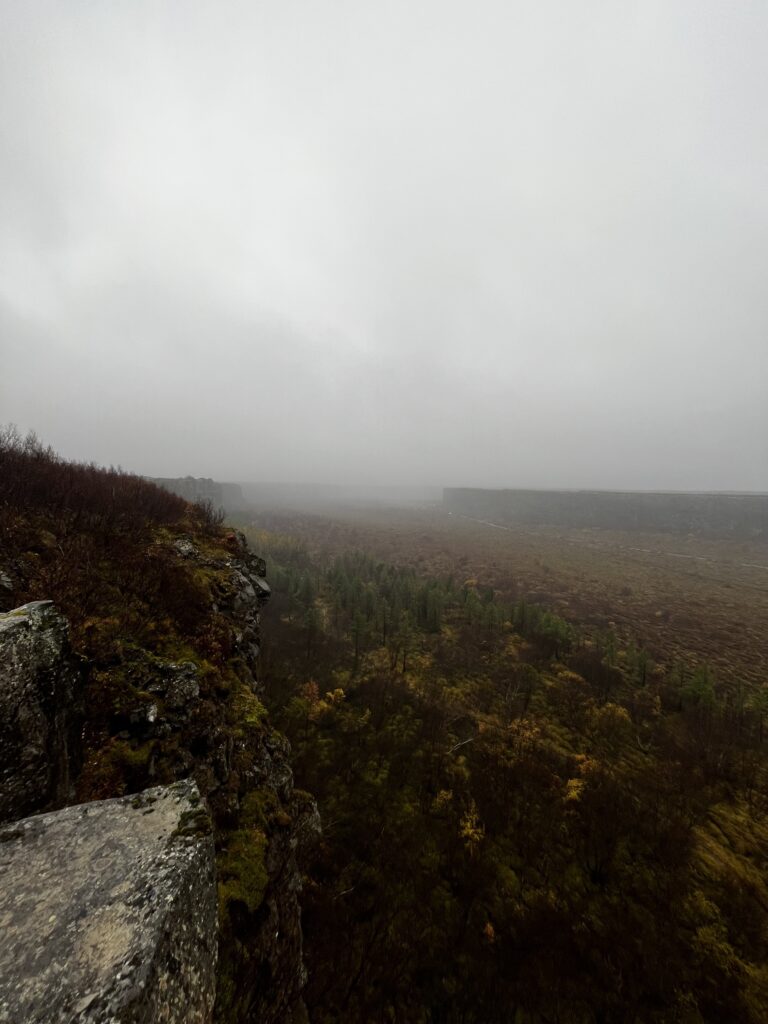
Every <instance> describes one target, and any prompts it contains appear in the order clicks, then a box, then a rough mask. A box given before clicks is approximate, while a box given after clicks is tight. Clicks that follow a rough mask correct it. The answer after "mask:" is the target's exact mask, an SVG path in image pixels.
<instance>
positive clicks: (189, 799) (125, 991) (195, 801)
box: [0, 781, 217, 1024]
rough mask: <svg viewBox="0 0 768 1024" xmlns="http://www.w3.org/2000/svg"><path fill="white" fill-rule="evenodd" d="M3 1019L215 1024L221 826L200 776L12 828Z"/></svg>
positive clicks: (2, 915) (0, 847) (2, 902)
mask: <svg viewBox="0 0 768 1024" xmlns="http://www.w3.org/2000/svg"><path fill="white" fill-rule="evenodd" d="M0 875H1V876H2V879H3V884H2V889H1V890H0V930H2V934H3V941H2V943H0V1022H1V1024H22V1022H23V1024H33V1022H34V1024H49V1022H50V1024H54V1022H56V1024H68V1022H75V1021H77V1022H78V1024H102V1022H103V1024H107V1022H110V1024H117V1022H131V1024H151V1022H158V1024H176V1022H179V1024H181V1022H182V1021H183V1022H188V1024H205V1022H208V1021H210V1020H211V1015H212V1011H213V1002H214V996H215V967H216V955H217V911H216V887H215V869H214V844H213V837H212V835H211V824H210V819H209V817H208V813H207V811H206V810H205V808H204V806H203V804H202V802H201V799H200V795H199V792H198V790H197V787H196V785H195V784H194V783H193V782H191V781H184V782H179V783H175V784H173V785H171V786H166V787H156V788H154V789H149V790H145V791H144V792H143V793H141V794H139V795H137V796H128V797H121V798H118V799H115V800H104V801H97V802H94V803H90V804H83V805H78V806H75V807H68V808H66V809H64V810H61V811H55V812H51V813H48V814H42V815H38V816H36V817H32V818H27V819H24V820H22V821H18V822H15V823H13V824H11V825H6V826H4V827H3V828H2V829H0Z"/></svg>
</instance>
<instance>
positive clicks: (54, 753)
mask: <svg viewBox="0 0 768 1024" xmlns="http://www.w3.org/2000/svg"><path fill="white" fill-rule="evenodd" d="M82 723H83V673H82V667H81V665H80V664H79V662H78V661H77V659H75V658H74V657H73V655H72V652H71V650H70V646H69V637H68V630H67V623H66V620H65V619H64V618H63V617H62V616H61V615H59V614H58V612H57V611H56V610H55V608H54V607H53V605H52V603H51V602H50V601H35V602H32V603H30V604H26V605H23V606H22V607H21V608H17V609H15V610H14V611H13V612H10V613H5V614H3V613H0V822H2V821H10V820H12V819H14V818H21V817H24V816H25V815H27V814H32V813H33V812H34V811H37V810H39V809H41V808H43V807H51V806H62V805H63V804H65V803H67V801H68V800H69V799H71V797H72V785H73V780H74V777H75V775H76V773H77V770H78V768H79V763H80V733H81V730H82Z"/></svg>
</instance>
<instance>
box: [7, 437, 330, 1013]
mask: <svg viewBox="0 0 768 1024" xmlns="http://www.w3.org/2000/svg"><path fill="white" fill-rule="evenodd" d="M3 456H4V457H5V460H6V464H5V465H2V462H3ZM3 470H6V472H5V473H3ZM40 474H47V477H48V479H47V484H46V481H45V480H40V479H38V477H39V476H40ZM0 478H2V479H3V487H4V488H5V493H4V494H3V493H2V489H0V570H1V571H2V581H3V586H2V590H1V591H0V609H2V608H5V611H4V612H2V613H1V614H0V720H1V721H2V726H1V727H0V765H2V775H0V809H1V810H2V820H3V821H5V822H13V821H15V820H17V819H20V818H23V817H25V816H28V815H30V814H36V813H38V812H51V811H55V810H56V809H59V808H63V807H68V808H70V807H71V805H83V804H85V805H91V802H92V801H104V800H107V801H109V800H114V799H115V798H125V797H127V796H130V795H132V794H137V793H142V792H143V791H145V790H147V789H148V788H150V787H167V786H173V785H174V784H175V783H177V782H179V781H180V780H189V781H190V784H191V783H192V782H194V784H195V786H196V787H197V792H199V794H200V797H201V798H202V801H203V806H204V807H205V808H207V811H209V813H210V818H211V823H212V836H213V846H214V849H215V868H216V876H217V892H216V902H217V909H218V927H219V941H218V945H219V955H218V968H217V977H216V985H215V988H216V997H215V998H216V1004H215V1011H214V1019H215V1020H218V1021H222V1022H224V1021H238V1022H239V1021H256V1020H258V1021H259V1022H270V1021H275V1022H276V1021H291V1020H301V1019H302V1018H303V1013H304V1012H303V1006H302V1001H301V991H302V987H303V984H304V981H305V971H304V966H303V961H302V934H301V920H300V908H299V901H298V893H299V891H300V889H301V872H300V868H299V862H298V861H299V857H300V855H301V851H302V848H303V847H304V846H305V845H306V844H307V843H309V842H311V841H312V839H313V837H315V836H316V835H317V833H318V830H319V816H318V813H317V809H316V806H315V804H314V801H313V800H312V799H311V797H310V796H309V795H308V794H304V793H300V792H297V791H296V790H295V789H294V786H293V779H292V774H291V769H290V765H289V761H288V752H289V751H288V745H287V742H286V740H285V739H284V738H283V737H282V736H281V735H279V734H278V733H277V732H276V731H275V730H274V729H273V728H272V727H271V725H270V723H269V719H268V716H267V713H266V710H265V708H264V706H263V704H262V702H261V700H260V699H259V695H260V687H261V685H262V684H261V682H260V680H259V645H260V609H261V607H262V605H263V604H264V602H265V601H266V600H267V599H268V597H269V586H268V584H267V582H266V579H265V571H266V566H265V564H264V562H263V560H261V559H260V558H258V557H257V556H256V555H254V554H253V553H252V552H251V551H250V550H249V548H248V545H247V543H246V541H245V538H244V537H243V536H242V535H241V534H238V533H235V532H232V531H228V530H224V529H222V528H221V527H220V526H219V525H218V524H217V522H216V521H215V520H213V519H211V518H210V517H209V516H208V514H207V512H206V511H205V510H203V511H199V510H196V509H195V507H194V506H190V505H188V504H186V503H185V502H184V501H183V500H181V499H178V498H176V497H174V496H172V495H169V494H165V492H162V491H160V490H159V489H158V488H156V487H154V485H151V484H148V483H146V482H144V481H140V480H139V479H138V478H132V477H128V476H127V475H125V474H120V473H111V474H110V473H108V472H105V471H99V470H94V469H93V467H77V466H72V465H71V464H67V463H62V462H60V461H59V460H57V459H56V457H55V456H53V455H52V454H51V453H45V452H42V453H41V452H37V453H36V454H35V453H34V452H32V453H25V452H22V451H19V450H17V451H16V452H13V451H11V452H10V454H9V452H8V451H5V452H0ZM62 481H63V482H64V483H65V484H66V486H63V485H62V486H61V488H60V489H58V490H57V487H58V485H59V483H60V482H62ZM43 484H46V486H43ZM38 485H39V486H38ZM22 499H24V500H22ZM92 806H94V807H95V806H96V805H95V804H94V805H92ZM102 806H105V805H102ZM121 806H123V807H125V806H126V805H125V804H124V803H123V804H122V805H121ZM63 815H64V817H62V818H60V819H59V823H57V824H55V825H54V822H53V820H52V819H50V818H45V819H31V821H32V822H36V821H39V822H40V824H39V825H30V826H28V825H26V824H25V826H24V829H28V828H30V829H32V831H33V832H34V834H37V833H38V831H39V830H40V829H42V830H43V832H45V833H47V834H48V835H49V837H54V838H53V839H51V838H49V840H48V847H49V849H51V848H53V847H55V844H56V840H55V836H56V835H58V834H62V835H63V834H64V833H63V832H61V833H59V831H58V830H60V829H63V830H64V831H66V830H67V829H70V830H71V829H74V830H75V832H74V833H72V834H73V836H74V835H75V833H76V832H77V829H76V827H75V825H74V824H73V823H74V822H77V821H83V822H84V821H90V822H93V820H94V819H93V818H92V817H91V816H85V817H84V816H83V815H82V814H81V812H80V811H79V810H78V811H77V813H75V811H74V810H67V811H65V812H63ZM124 827H125V828H126V829H128V828H129V826H128V823H127V818H126V822H125V826H124ZM8 834H10V835H13V834H14V833H13V828H12V829H11V832H10V833H8ZM41 834H42V833H41ZM68 834H69V833H68ZM81 840H82V842H83V843H86V844H87V841H88V839H87V830H85V831H84V832H83V834H82V835H81V837H80V839H77V838H73V839H72V840H71V841H72V842H74V843H75V844H77V843H79V842H80V841H81ZM67 841H68V842H69V841H70V840H67ZM72 871H73V873H74V875H75V882H77V884H78V885H80V884H81V883H83V882H84V877H80V878H79V880H78V872H80V868H79V867H78V861H77V858H75V860H74V861H73V864H72ZM38 883H39V879H38V878H37V877H36V875H35V872H34V871H30V872H28V873H27V875H26V878H25V882H24V884H25V885H27V886H28V887H29V891H30V893H32V891H33V890H34V889H35V887H36V886H37V885H38ZM17 895H20V896H21V897H23V896H24V893H23V892H22V893H21V894H18V893H17ZM155 898H157V896H155ZM123 924H125V922H123ZM121 926H122V925H121ZM38 939H39V940H40V941H41V942H43V940H44V936H38ZM208 995H209V997H210V1000H209V1001H210V1002H211V1003H212V1002H213V986H211V991H210V992H209V993H208ZM83 996H85V993H83ZM94 1005H95V1003H94ZM62 1019H64V1018H62ZM93 1019H102V1018H93ZM103 1019H104V1020H106V1019H110V1020H111V1019H112V1018H111V1017H104V1018H103ZM115 1019H120V1020H123V1019H126V1020H127V1019H130V1020H134V1019H139V1018H134V1017H130V1016H129V1017H115ZM141 1019H144V1018H141ZM148 1019H149V1018H148ZM152 1019H154V1018H152ZM158 1019H161V1018H158ZM190 1019H191V1018H190ZM200 1019H204V1018H202V1017H201V1018H200Z"/></svg>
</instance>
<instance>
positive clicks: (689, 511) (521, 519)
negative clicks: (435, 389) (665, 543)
mask: <svg viewBox="0 0 768 1024" xmlns="http://www.w3.org/2000/svg"><path fill="white" fill-rule="evenodd" d="M443 507H444V509H445V510H446V511H447V512H451V513H456V514H459V515H465V516H469V517H470V518H476V519H488V520H492V521H494V522H500V523H510V524H514V523H519V524H521V525H526V526H566V527H575V528H579V529H584V528H590V527H597V528H601V529H610V530H641V531H642V530H646V531H649V532H661V533H694V534H699V535H702V536H708V537H712V538H730V539H734V540H757V541H764V542H768V494H738V493H725V492H715V493H702V492H662V491H535V490H485V489H482V488H471V487H446V488H445V489H444V490H443Z"/></svg>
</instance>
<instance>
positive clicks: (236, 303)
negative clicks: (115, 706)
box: [0, 0, 768, 489]
mask: <svg viewBox="0 0 768 1024" xmlns="http://www.w3.org/2000/svg"><path fill="white" fill-rule="evenodd" d="M767 47H768V11H766V10H765V9H764V8H763V7H762V6H760V5H755V4H749V3H746V2H736V3H733V4H727V5H724V4H721V3H715V2H714V0H704V2H702V0H676V2H675V3H672V4H670V3H661V2H660V0H659V2H656V0H652V2H647V3H644V4H642V5H638V4H633V3H629V2H625V3H605V2H602V0H588V2H585V3H580V4H570V3H567V2H565V0H557V2H555V0H549V2H546V0H545V2H536V3H534V2H532V0H531V2H520V3H506V2H505V3H502V2H500V0H499V2H491V0H487V2H484V3H480V4H477V3H472V4H470V3H469V2H457V0H452V2H449V3H445V2H442V3H437V0H428V2H424V3H421V4H407V3H405V2H404V0H402V2H393V3H389V4H374V3H372V2H368V0H363V2H356V3H351V2H341V0H338V2H331V0H325V2H323V3H318V4H307V3H299V2H298V0H296V2H286V3H282V4H278V5H274V4H272V5H267V4H262V3H237V2H227V3H219V4H212V3H203V2H195V0H190V2H188V3H184V4H178V3H150V2H148V0H139V2H134V3H128V2H117V3H114V4H109V5H107V4H92V3H87V2H85V0H82V2H76V0H73V2H71V3H68V4H60V3H37V4H34V5H30V4H28V3H22V2H20V0H8V2H6V3H5V4H4V5H3V9H2V12H0V218H2V232H0V330H1V331H2V334H0V346H1V352H0V356H1V359H2V362H1V364H0V421H8V420H12V421H15V422H17V423H18V424H19V425H20V426H22V427H24V428H26V427H34V428H35V429H37V430H38V432H39V433H40V434H41V435H42V436H43V437H44V438H45V439H46V440H48V441H50V442H51V443H53V444H54V445H55V446H56V447H57V448H59V449H60V450H61V451H63V452H64V453H66V454H68V455H71V456H75V457H78V458H85V459H91V458H93V459H96V460H98V461H103V462H107V463H109V462H113V463H118V462H119V463H122V464H123V465H125V466H127V467H129V468H132V469H135V470H138V471H141V472H146V473H149V474H157V475H175V474H182V473H186V472H191V473H195V474H205V475H214V476H218V477H224V478H230V479H241V480H246V479H260V478H261V479H264V478H269V479H300V480H316V481H322V480H327V481H339V482H360V483H372V482H385V483H424V484H442V483H446V484H467V485H489V486H494V485H495V486H515V485H521V486H526V485H528V486H552V487H558V486H603V487H640V488H653V487H663V488H688V487H690V488H723V489H725V488H733V489H768V401H766V398H768V340H767V339H766V327H767V326H768V299H767V298H766V295H767V294H768V293H766V289H765V284H764V279H765V273H766V269H767V268H768V230H767V229H768V193H767V192H766V190H765V173H766V167H768V133H766V132H765V124H764V109H765V104H766V100H767V99H768V65H766V62H765V60H764V55H765V52H766V48H767Z"/></svg>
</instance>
